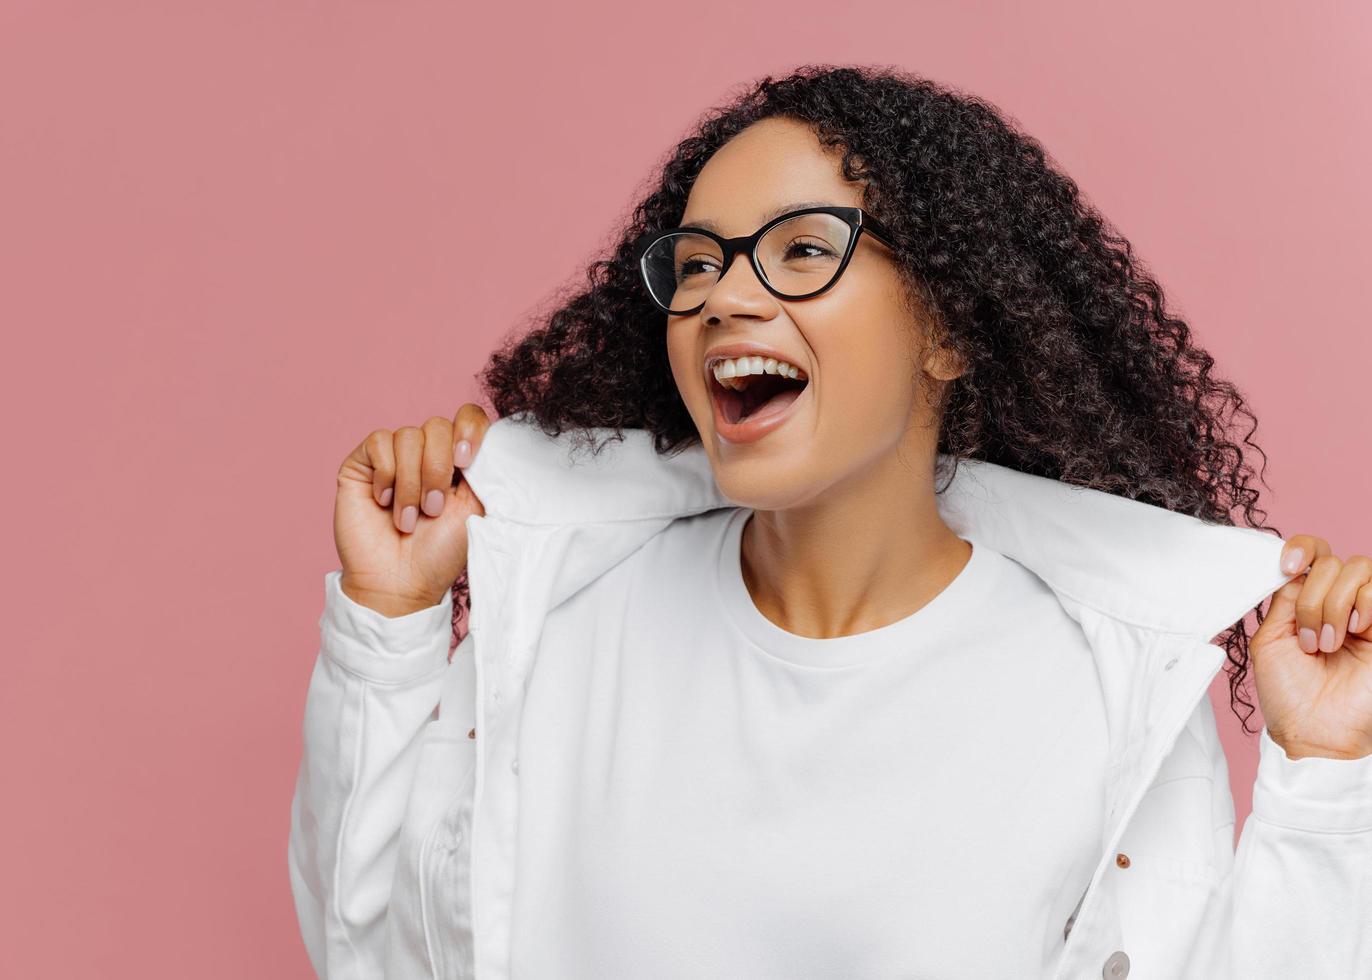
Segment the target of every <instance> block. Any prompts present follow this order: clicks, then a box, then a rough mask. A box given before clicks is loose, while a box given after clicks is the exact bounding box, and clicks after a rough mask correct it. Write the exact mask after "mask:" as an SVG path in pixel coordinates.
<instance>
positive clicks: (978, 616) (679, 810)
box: [511, 507, 1106, 980]
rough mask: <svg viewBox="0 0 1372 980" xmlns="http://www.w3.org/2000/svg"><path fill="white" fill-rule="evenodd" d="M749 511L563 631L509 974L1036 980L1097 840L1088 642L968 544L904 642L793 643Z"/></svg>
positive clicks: (678, 545)
mask: <svg viewBox="0 0 1372 980" xmlns="http://www.w3.org/2000/svg"><path fill="white" fill-rule="evenodd" d="M750 514H751V510H749V509H748V508H742V507H740V508H726V509H722V510H714V511H710V512H707V513H705V514H700V515H696V516H694V517H689V518H684V519H679V520H677V521H675V522H673V524H672V525H670V526H669V527H668V528H667V529H665V530H664V531H663V532H662V533H661V534H659V535H658V536H656V537H655V538H653V539H652V540H651V541H650V542H648V543H647V544H646V545H645V546H644V547H643V548H642V549H640V550H639V551H638V552H636V553H635V554H634V555H632V556H630V557H629V558H628V559H626V560H625V561H624V562H623V563H622V564H620V565H619V566H617V567H616V568H614V569H613V570H611V571H610V572H609V573H607V574H606V575H604V576H602V577H601V578H600V579H598V580H597V581H596V582H594V583H593V584H592V585H590V586H588V587H587V588H586V589H584V590H582V591H581V592H579V593H577V594H576V595H574V596H572V597H571V598H570V599H569V600H568V601H567V603H566V604H564V605H563V606H560V607H558V609H557V610H555V612H554V614H553V615H552V616H551V617H550V620H549V622H548V625H547V630H548V631H549V634H548V635H545V639H546V641H547V642H546V643H545V644H544V646H543V648H542V649H543V650H544V651H547V650H554V651H557V652H556V654H555V655H549V654H540V658H539V660H538V662H537V665H536V668H535V669H534V670H533V672H532V674H531V675H530V682H529V684H530V687H529V691H528V700H527V703H526V708H525V714H524V717H523V721H522V728H521V732H520V741H519V751H518V757H519V779H520V782H521V784H522V794H523V799H522V803H521V806H520V814H519V829H518V834H519V838H518V851H517V853H518V861H517V867H516V880H515V890H514V910H513V918H512V922H511V930H512V936H511V942H512V947H513V960H512V974H513V976H514V977H515V978H516V980H519V978H527V980H537V978H543V977H558V978H563V980H571V978H577V980H582V978H584V980H591V978H595V980H606V978H646V977H653V978H658V980H662V978H683V980H685V978H691V980H703V978H726V977H727V978H749V980H798V978H816V980H818V978H824V980H834V978H839V977H842V978H863V980H867V978H892V980H894V978H915V977H930V978H935V977H936V978H938V980H954V978H968V980H971V978H976V980H985V978H988V977H1035V976H1039V975H1040V974H1041V973H1043V972H1045V969H1046V968H1047V967H1048V966H1050V965H1051V964H1053V963H1055V962H1056V960H1057V957H1058V955H1059V952H1060V950H1061V948H1062V945H1063V925H1064V923H1065V922H1066V920H1067V917H1068V915H1069V914H1071V912H1072V909H1073V907H1074V906H1075V905H1076V902H1077V899H1078V898H1079V897H1080V896H1081V893H1082V891H1083V890H1084V889H1085V887H1086V884H1087V881H1088V880H1089V878H1090V874H1091V871H1092V868H1093V865H1094V862H1095V859H1096V858H1097V856H1098V855H1099V852H1100V846H1101V844H1102V839H1101V838H1102V825H1103V823H1104V817H1105V814H1104V802H1103V800H1104V791H1103V784H1104V775H1103V770H1104V764H1105V757H1106V725H1105V714H1104V708H1103V705H1102V703H1101V691H1100V685H1099V681H1098V676H1097V672H1096V668H1095V663H1094V661H1093V659H1092V656H1091V652H1090V648H1089V646H1088V645H1087V642H1086V639H1085V637H1084V636H1083V635H1082V633H1081V630H1080V627H1079V626H1078V624H1077V623H1076V622H1075V621H1073V620H1072V619H1071V618H1069V617H1068V616H1067V614H1066V613H1065V612H1064V611H1063V609H1062V607H1061V605H1060V604H1059V603H1058V601H1057V599H1056V598H1055V597H1054V595H1053V593H1052V592H1051V591H1050V590H1049V589H1048V588H1047V586H1045V585H1044V584H1043V583H1042V581H1040V580H1039V579H1038V577H1037V576H1035V575H1034V574H1033V573H1032V572H1030V571H1028V570H1027V569H1026V568H1024V567H1023V566H1022V565H1020V564H1018V563H1017V562H1015V561H1013V560H1012V559H1010V558H1007V557H1006V556H1004V555H1002V554H999V553H997V552H994V551H991V550H990V549H989V548H988V547H986V546H985V545H983V544H980V543H973V551H972V556H971V558H970V559H969V561H968V563H967V565H966V566H965V567H964V568H963V569H962V571H961V572H960V573H959V574H958V576H957V577H956V578H955V579H954V580H953V581H952V583H951V584H949V585H948V586H947V587H946V588H945V589H944V590H943V591H942V592H941V593H939V594H938V595H937V596H935V597H934V599H933V600H932V601H930V602H929V603H927V604H926V605H925V606H923V607H922V608H920V609H919V610H917V611H916V612H914V613H912V614H911V615H909V616H907V617H905V618H904V619H902V620H899V621H898V622H895V623H891V624H889V625H887V626H884V627H881V628H880V629H875V630H871V631H869V632H864V633H859V634H855V635H851V636H844V637H838V638H833V639H815V638H810V637H803V636H798V635H796V634H792V633H788V632H786V631H785V630H783V629H781V628H780V627H779V626H777V625H775V624H774V623H772V622H771V621H770V620H768V619H767V618H766V617H765V616H763V615H762V613H761V612H759V611H758V609H757V607H756V606H755V605H754V603H753V601H752V597H751V595H750V594H749V592H748V590H747V587H746V585H745V584H744V580H743V576H742V572H741V565H740V557H739V555H740V539H741V533H742V529H743V525H744V522H745V521H746V520H747V519H748V517H749V516H750ZM1049 759H1051V764H1049V765H1044V764H1043V762H1044V760H1049Z"/></svg>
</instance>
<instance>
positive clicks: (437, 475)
mask: <svg viewBox="0 0 1372 980" xmlns="http://www.w3.org/2000/svg"><path fill="white" fill-rule="evenodd" d="M452 486H453V423H452V421H451V420H450V419H445V418H444V417H443V416H441V415H434V416H432V417H430V418H429V420H428V421H427V422H425V423H424V457H423V464H422V470H421V472H420V476H419V493H420V498H419V499H420V505H421V507H422V508H423V510H424V513H426V514H428V515H429V516H430V517H437V516H438V515H440V514H442V513H443V501H444V500H445V499H447V496H448V491H449V490H451V489H452Z"/></svg>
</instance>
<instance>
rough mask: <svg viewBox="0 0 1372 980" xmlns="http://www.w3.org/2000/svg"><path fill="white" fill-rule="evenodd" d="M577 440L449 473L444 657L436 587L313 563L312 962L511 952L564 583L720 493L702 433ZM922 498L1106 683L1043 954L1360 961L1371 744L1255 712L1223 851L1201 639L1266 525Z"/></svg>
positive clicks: (1232, 965) (562, 646)
mask: <svg viewBox="0 0 1372 980" xmlns="http://www.w3.org/2000/svg"><path fill="white" fill-rule="evenodd" d="M608 434H609V433H607V432H602V433H600V435H602V436H604V435H608ZM578 447H579V444H573V442H572V441H571V437H570V436H567V435H564V436H560V437H550V436H547V435H545V434H544V433H543V432H542V431H541V430H539V429H538V428H537V426H536V425H534V424H533V423H532V421H531V420H529V419H527V418H526V417H523V416H519V415H516V416H511V417H508V418H504V419H500V420H498V421H496V422H495V423H494V424H493V425H492V426H491V428H490V429H489V430H488V431H487V433H486V436H485V439H484V441H483V445H482V448H481V452H480V453H479V454H478V456H477V459H476V461H475V462H474V463H473V465H472V466H471V467H470V468H469V469H468V470H467V471H466V477H467V479H468V480H469V481H470V483H471V485H472V487H473V489H474V490H475V491H476V493H477V495H478V496H479V497H480V498H481V500H482V502H483V504H484V506H485V509H486V515H485V516H484V517H473V518H470V519H469V520H468V522H467V527H468V532H469V535H470V542H471V543H470V552H469V567H468V571H469V577H470V580H471V589H472V603H473V605H472V619H471V634H470V635H469V636H468V637H467V638H466V639H465V640H464V642H463V643H462V644H461V645H459V646H458V647H457V649H456V651H454V652H453V653H452V658H451V663H449V662H447V659H446V657H445V651H446V647H447V644H448V637H449V620H450V616H451V599H450V598H449V597H445V599H444V601H443V602H442V603H440V604H439V605H438V606H435V607H433V608H432V609H426V610H421V611H419V612H416V613H413V614H411V615H409V616H405V617H399V618H396V619H387V618H386V617H384V616H381V615H380V614H379V613H376V612H374V611H373V610H370V609H366V608H364V607H361V606H357V605H356V604H353V603H351V602H350V601H349V600H348V599H347V597H346V596H344V595H343V593H342V591H341V590H340V589H339V588H338V580H339V575H340V573H339V572H338V571H337V570H334V571H331V572H329V573H327V574H326V575H325V576H324V586H325V606H324V612H323V615H322V616H321V617H320V636H321V644H320V650H319V655H318V657H317V659H316V662H315V666H314V670H313V673H312V674H311V676H310V682H309V689H308V692H307V694H306V702H305V714H304V731H303V734H304V755H303V757H302V759H301V765H300V771H299V777H298V780H297V784H296V789H295V795H294V797H293V799H292V804H291V829H290V839H289V845H288V848H287V851H288V866H289V872H290V877H291V886H292V890H293V892H294V895H295V902H296V911H297V915H298V918H299V922H300V927H301V933H302V937H303V939H304V942H305V946H306V948H307V950H308V951H309V955H310V958H311V961H312V963H313V964H314V966H315V969H316V971H317V973H318V974H319V975H320V976H321V977H327V978H332V980H338V978H364V977H365V978H372V977H388V978H411V977H415V978H418V977H462V978H472V977H475V978H477V980H507V978H509V977H511V976H512V975H514V974H513V973H512V965H513V963H514V962H515V959H514V956H515V954H516V951H515V950H514V949H513V945H512V940H513V936H512V927H513V925H514V922H513V912H514V905H515V901H514V898H515V896H514V892H515V883H516V878H517V875H518V874H521V873H523V871H524V869H523V868H522V867H521V864H520V862H521V861H522V860H524V859H525V856H526V855H525V854H522V853H521V852H520V847H521V843H520V833H519V831H520V828H521V821H524V820H525V819H526V818H527V816H528V815H527V814H526V813H524V812H522V811H523V810H524V808H525V807H529V806H531V805H532V804H530V802H529V796H528V794H526V793H525V792H524V790H523V785H522V778H521V769H520V759H519V752H520V741H521V732H522V731H523V730H524V728H525V722H526V721H527V720H528V718H527V717H526V711H525V708H526V707H527V706H528V705H527V703H526V701H527V697H528V694H529V692H530V690H531V689H532V686H533V685H534V684H535V683H538V682H539V679H540V678H541V677H542V676H543V672H544V671H546V670H549V669H550V668H549V667H548V664H549V663H551V662H552V661H553V660H555V659H559V658H562V657H565V656H569V655H575V652H576V651H577V650H578V649H579V647H580V645H581V644H582V643H583V640H582V639H581V638H579V637H576V636H571V637H569V636H567V635H565V634H563V633H562V632H561V630H560V625H561V623H562V621H563V619H564V618H565V615H566V614H567V613H568V611H569V610H571V609H573V608H574V606H575V603H574V602H571V601H569V600H573V599H574V598H575V597H576V596H577V594H578V593H579V592H581V590H583V589H587V588H588V587H591V586H593V585H594V584H595V583H597V581H598V580H602V579H603V578H604V577H605V576H607V575H612V574H613V573H614V570H615V569H616V568H617V567H618V566H620V565H621V564H622V563H624V562H625V561H626V560H629V559H630V558H631V556H633V555H634V554H635V552H637V551H638V550H639V549H640V548H643V547H645V546H648V545H649V544H650V543H651V542H652V541H653V540H654V539H655V538H657V537H658V536H659V535H662V534H663V532H665V531H668V530H669V529H670V528H671V527H672V526H673V522H675V521H678V520H679V519H682V518H686V517H689V516H691V515H696V514H704V513H706V512H708V511H711V510H715V509H717V508H721V507H729V506H732V504H731V502H730V501H728V500H727V499H726V498H724V497H723V495H722V494H721V493H720V492H719V489H718V487H717V486H716V485H715V484H714V481H713V478H712V475H711V472H710V468H709V462H708V459H707V458H706V457H705V454H704V451H703V449H701V448H700V447H693V448H692V449H690V450H687V451H685V452H682V453H679V454H677V455H675V456H672V457H663V456H660V455H658V454H657V453H656V452H654V450H653V447H652V441H651V437H650V436H649V435H648V434H647V433H645V432H641V431H634V430H630V431H628V432H626V433H625V434H624V438H623V440H622V441H621V442H618V443H613V442H612V443H610V444H609V445H607V446H605V447H604V448H603V449H602V450H601V452H600V454H598V455H595V456H588V455H586V454H585V453H583V452H581V451H580V449H579V448H578ZM938 506H939V510H940V514H941V516H942V517H943V519H944V520H945V521H946V522H947V523H948V524H949V526H950V527H951V528H953V530H954V531H955V532H956V533H958V534H959V535H960V536H961V537H964V538H966V539H968V540H970V541H973V542H974V545H975V544H981V543H985V544H987V545H989V546H990V549H991V550H994V551H996V552H998V553H1000V554H1002V555H1004V556H1005V557H1006V558H1008V559H1011V560H1013V561H1014V562H1017V563H1018V564H1020V565H1022V566H1024V568H1025V569H1027V570H1029V571H1031V572H1033V574H1034V575H1035V576H1037V578H1038V579H1040V580H1041V581H1042V582H1043V583H1044V584H1045V585H1046V586H1047V587H1048V588H1049V589H1050V590H1051V591H1052V592H1053V594H1054V595H1055V597H1056V599H1057V601H1058V603H1059V605H1060V606H1061V608H1062V609H1063V610H1064V612H1065V613H1066V614H1067V615H1068V616H1069V617H1071V618H1072V619H1073V620H1075V621H1076V622H1077V624H1078V625H1079V627H1080V630H1081V634H1082V636H1083V637H1084V638H1085V640H1086V642H1087V644H1088V645H1089V648H1090V653H1091V656H1092V658H1093V660H1094V662H1095V667H1096V670H1097V673H1098V675H1099V679H1100V690H1101V693H1102V698H1103V701H1102V703H1103V707H1104V711H1105V717H1106V725H1107V729H1108V733H1109V742H1108V749H1107V762H1106V768H1105V774H1104V782H1103V785H1102V786H1101V790H1102V796H1103V801H1104V808H1105V822H1104V827H1103V830H1102V838H1101V841H1100V846H1099V848H1098V849H1097V854H1096V858H1095V860H1094V862H1093V870H1092V873H1091V876H1090V880H1089V882H1088V883H1087V885H1086V887H1085V889H1084V891H1083V893H1082V894H1081V895H1079V896H1078V901H1077V903H1076V905H1075V910H1074V912H1073V914H1072V915H1071V916H1069V919H1068V921H1067V922H1065V923H1064V932H1063V943H1062V946H1061V948H1060V949H1059V950H1058V959H1057V962H1056V965H1055V966H1054V967H1053V968H1052V969H1051V970H1049V971H1048V972H1047V973H1046V974H1045V976H1047V977H1048V978H1050V980H1067V978H1072V980H1076V978H1081V977H1088V978H1094V977H1097V976H1106V977H1109V978H1113V980H1121V978H1125V977H1131V978H1133V980H1163V978H1167V980H1173V978H1179V977H1181V978H1191V977H1196V978H1205V980H1240V978H1242V980H1278V978H1280V980H1287V978H1291V977H1302V978H1313V980H1319V978H1328V980H1335V978H1338V980H1345V978H1364V977H1372V757H1368V758H1365V759H1359V760H1334V759H1311V758H1307V759H1301V760H1299V761H1296V760H1291V759H1288V758H1286V756H1285V754H1284V753H1283V752H1282V751H1281V749H1280V748H1278V747H1277V746H1276V745H1275V743H1273V742H1272V741H1271V739H1270V738H1269V737H1268V736H1267V734H1266V731H1265V730H1264V731H1263V733H1262V736H1261V739H1260V741H1259V745H1260V751H1261V755H1260V763H1259V770H1258V776H1257V783H1256V785H1255V787H1254V801H1253V813H1252V815H1251V816H1250V818H1249V819H1248V820H1247V821H1246V823H1245V824H1244V827H1243V833H1242V836H1241V838H1240V841H1239V846H1238V850H1237V853H1236V852H1235V850H1234V848H1233V823H1234V810H1233V801H1232V798H1231V797H1230V793H1229V783H1228V771H1227V766H1226V762H1225V757H1224V753H1223V750H1222V748H1221V746H1220V743H1219V738H1218V732H1217V730H1216V726H1215V719H1214V714H1213V711H1212V710H1211V707H1210V702H1209V698H1208V697H1207V696H1206V691H1207V688H1208V687H1209V684H1210V681H1211V680H1212V679H1213V678H1214V677H1215V676H1216V674H1217V673H1218V671H1219V670H1220V668H1221V666H1222V664H1223V662H1224V651H1223V650H1222V649H1221V648H1219V647H1218V646H1217V645H1215V644H1213V643H1212V642H1210V641H1211V640H1212V639H1213V637H1214V636H1215V634H1217V633H1218V632H1220V631H1221V630H1223V629H1224V628H1226V627H1227V626H1229V625H1230V624H1232V623H1233V622H1234V621H1235V620H1236V619H1238V618H1239V617H1241V616H1243V615H1244V613H1245V612H1246V611H1248V610H1249V609H1251V608H1252V607H1253V606H1255V605H1257V604H1258V603H1259V602H1260V601H1262V600H1263V599H1265V598H1266V597H1267V596H1268V595H1269V594H1270V593H1271V592H1273V591H1274V590H1275V589H1277V588H1278V587H1280V586H1281V585H1282V584H1283V583H1284V582H1286V581H1287V580H1288V579H1289V578H1290V576H1288V575H1286V574H1285V573H1283V572H1281V571H1280V570H1279V567H1278V560H1279V556H1280V552H1281V546H1282V542H1281V540H1280V539H1279V538H1277V537H1275V536H1273V535H1271V534H1267V533H1264V532H1260V531H1256V530H1253V529H1249V528H1237V527H1230V526H1222V525H1209V524H1205V523H1203V522H1201V521H1199V520H1197V519H1195V518H1191V517H1187V516H1185V515H1181V514H1176V513H1172V512H1170V511H1167V510H1164V509H1162V508H1158V507H1152V506H1149V505H1146V504H1142V503H1139V502H1137V501H1132V500H1128V499H1126V498H1123V497H1118V496H1114V495H1111V494H1106V493H1102V492H1099V491H1095V490H1089V489H1085V488H1081V487H1073V486H1068V485H1066V484H1062V483H1059V482H1057V481H1054V480H1050V479H1046V478H1043V477H1038V476H1034V475H1031V474H1027V473H1020V472H1017V471H1015V470H1012V469H1009V468H1007V467H1003V466H998V465H995V464H991V463H986V462H972V463H968V462H963V463H962V464H961V467H960V468H959V470H958V474H957V476H956V478H955V479H954V480H953V481H952V484H951V485H950V486H949V487H948V489H947V490H946V491H945V493H944V494H942V495H941V496H940V498H939V502H938ZM536 669H537V672H536ZM962 720H963V727H964V730H965V731H968V732H974V731H975V730H976V725H977V722H978V719H977V718H976V717H975V716H974V715H973V714H971V713H970V712H967V713H964V715H963V716H962ZM473 729H474V730H475V731H474V732H473ZM469 733H470V734H475V735H476V737H474V738H472V737H469ZM1038 762H1039V765H1040V767H1041V772H1042V773H1043V774H1044V775H1048V774H1050V773H1054V771H1055V770H1056V769H1058V768H1061V767H1060V766H1058V764H1057V760H1056V756H1054V755H1053V754H1052V753H1047V752H1045V753H1043V754H1042V757H1041V758H1040V759H1038ZM1055 775H1056V776H1057V778H1062V774H1061V773H1056V774H1055ZM965 804H966V806H967V807H968V809H969V811H970V812H974V813H978V812H981V811H983V810H986V809H999V808H1001V807H1002V801H1001V799H1000V798H999V797H998V796H996V795H992V794H985V795H982V796H979V797H969V798H968V799H967V800H965ZM523 846H525V847H526V848H527V846H528V841H527V838H526V839H525V840H524V842H523ZM1119 854H1125V855H1127V856H1128V858H1129V860H1128V861H1120V860H1117V855H1119ZM980 887H982V888H983V889H985V890H986V891H987V892H990V891H992V890H994V889H995V888H996V887H997V886H996V882H995V881H994V880H992V881H985V882H982V883H981V885H980ZM678 925H679V927H680V929H681V931H682V932H683V933H689V932H692V931H693V923H692V922H690V921H687V922H681V923H679V924H678ZM982 925H983V927H984V925H985V924H984V923H983V924H982ZM873 927H875V926H874V925H873ZM522 928H523V926H522V925H521V929H522ZM544 928H547V923H544ZM625 938H626V941H629V940H630V939H631V938H632V937H625ZM699 939H700V942H701V943H703V944H707V943H708V942H709V939H710V937H709V935H707V934H699ZM779 955H784V951H782V952H781V953H780V954H779ZM743 975H746V971H744V973H743ZM847 975H851V974H847ZM520 980H526V978H523V977H521V978H520ZM527 980H535V978H527Z"/></svg>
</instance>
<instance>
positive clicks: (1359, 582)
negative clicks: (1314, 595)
mask: <svg viewBox="0 0 1372 980" xmlns="http://www.w3.org/2000/svg"><path fill="white" fill-rule="evenodd" d="M1370 581H1372V558H1368V557H1367V556H1366V555H1351V556H1350V557H1349V558H1348V560H1347V561H1345V562H1344V563H1343V567H1342V568H1341V569H1340V570H1339V574H1338V577H1337V578H1336V579H1335V580H1334V583H1333V585H1331V586H1330V587H1329V594H1328V595H1326V596H1325V597H1324V611H1323V613H1322V615H1323V618H1324V624H1323V625H1322V626H1321V627H1320V652H1322V653H1333V652H1334V651H1335V650H1337V649H1339V648H1340V647H1342V646H1343V642H1344V640H1345V639H1346V638H1347V636H1348V617H1349V616H1350V614H1351V613H1352V611H1353V602H1354V600H1356V599H1357V597H1358V591H1359V590H1360V589H1361V588H1362V587H1363V586H1365V585H1366V584H1367V583H1368V582H1370Z"/></svg>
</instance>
